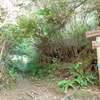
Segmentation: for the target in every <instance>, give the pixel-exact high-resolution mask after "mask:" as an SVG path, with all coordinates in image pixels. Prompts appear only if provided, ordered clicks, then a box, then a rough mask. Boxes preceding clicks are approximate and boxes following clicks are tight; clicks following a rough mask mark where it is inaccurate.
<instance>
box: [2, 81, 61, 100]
mask: <svg viewBox="0 0 100 100" xmlns="http://www.w3.org/2000/svg"><path fill="white" fill-rule="evenodd" d="M62 97H63V95H62V94H60V93H58V92H57V91H56V90H55V89H52V88H48V86H46V85H45V84H41V83H35V82H34V83H33V82H31V81H29V80H26V79H24V80H20V82H17V86H16V88H14V89H12V90H5V91H2V92H1V93H0V100H61V98H62Z"/></svg>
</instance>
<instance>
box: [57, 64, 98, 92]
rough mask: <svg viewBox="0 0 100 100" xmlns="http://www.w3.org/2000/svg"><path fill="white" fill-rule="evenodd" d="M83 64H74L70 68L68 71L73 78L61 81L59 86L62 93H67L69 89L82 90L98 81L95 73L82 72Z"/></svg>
mask: <svg viewBox="0 0 100 100" xmlns="http://www.w3.org/2000/svg"><path fill="white" fill-rule="evenodd" d="M81 67H82V66H81V63H77V64H74V65H72V66H70V67H69V68H68V71H69V73H70V75H71V77H69V78H66V79H64V80H61V81H60V82H59V83H58V86H59V88H60V90H61V91H63V92H65V91H67V90H68V89H69V88H73V89H74V88H76V87H77V86H79V87H80V88H83V87H87V86H89V85H93V84H94V83H95V81H96V79H97V75H96V73H95V72H92V71H90V72H88V71H86V72H84V71H83V70H81V69H82V68H81Z"/></svg>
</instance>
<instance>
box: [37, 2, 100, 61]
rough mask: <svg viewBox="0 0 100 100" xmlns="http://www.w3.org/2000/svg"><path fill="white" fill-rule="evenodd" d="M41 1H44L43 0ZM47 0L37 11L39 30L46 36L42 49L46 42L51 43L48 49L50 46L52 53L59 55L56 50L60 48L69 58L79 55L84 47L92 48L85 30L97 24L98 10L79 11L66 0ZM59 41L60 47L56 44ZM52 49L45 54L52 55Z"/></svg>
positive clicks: (42, 42)
mask: <svg viewBox="0 0 100 100" xmlns="http://www.w3.org/2000/svg"><path fill="white" fill-rule="evenodd" d="M40 1H41V2H42V0H40ZM47 1H48V2H47V3H44V2H42V4H41V5H40V6H39V8H38V9H37V12H36V20H37V25H38V28H37V32H38V33H39V34H41V35H42V36H43V37H44V39H42V41H41V43H40V45H41V46H40V47H41V48H40V49H41V50H42V49H43V48H45V45H46V44H49V45H50V46H49V45H48V47H46V49H47V50H48V48H49V47H50V48H51V51H52V55H53V54H54V55H56V56H58V54H56V53H55V51H57V50H58V48H60V50H61V49H62V50H61V51H63V52H65V54H66V56H68V55H69V56H68V57H66V58H68V59H71V58H74V57H78V56H79V53H80V52H79V51H80V50H81V49H82V48H83V47H84V48H85V49H86V51H87V50H89V49H91V48H90V47H91V46H90V45H88V44H89V41H88V40H87V39H86V37H85V32H86V31H88V30H90V29H94V28H95V27H96V26H97V23H98V22H97V16H96V12H95V11H93V12H91V13H90V12H89V13H79V12H78V13H77V11H76V10H75V9H73V8H72V7H73V6H72V5H71V4H70V3H68V2H67V1H65V0H62V1H60V0H59V1H49V0H47ZM76 13H77V14H76ZM83 15H84V16H83ZM43 40H44V41H43ZM48 42H49V43H48ZM52 42H53V43H55V46H54V45H53V46H52ZM57 43H58V44H59V47H57V46H56V45H57ZM87 45H88V46H87ZM46 46H47V45H46ZM51 51H49V50H48V54H47V51H46V52H45V51H44V55H45V54H47V55H46V56H48V55H50V53H51ZM60 53H61V52H59V54H60ZM54 58H55V56H54ZM66 58H65V59H66ZM68 59H66V61H67V60H68ZM74 59H76V58H74ZM74 59H72V60H74Z"/></svg>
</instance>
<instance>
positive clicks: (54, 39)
mask: <svg viewBox="0 0 100 100" xmlns="http://www.w3.org/2000/svg"><path fill="white" fill-rule="evenodd" d="M33 2H34V3H35V4H36V5H37V9H36V10H33V11H30V12H28V14H24V15H22V16H19V17H18V18H17V19H16V23H11V22H10V23H6V24H3V25H2V24H1V27H0V62H1V66H5V67H6V70H7V74H8V76H9V75H10V77H12V78H13V79H15V77H16V76H17V74H18V72H22V73H31V74H32V75H33V76H37V77H38V78H44V77H48V78H49V77H51V78H54V77H56V78H60V79H61V80H62V81H60V82H59V83H58V85H59V87H60V88H61V89H62V90H66V89H67V88H69V87H72V88H74V87H75V86H80V87H83V86H88V85H90V84H95V80H96V79H97V74H98V73H97V72H96V67H95V65H96V63H95V62H94V61H96V55H95V54H96V53H95V51H94V50H92V47H91V40H88V39H86V37H85V32H87V31H89V30H92V29H95V28H96V27H97V26H99V23H100V21H99V17H100V16H99V14H100V13H99V9H100V7H99V4H100V2H99V0H94V1H92V2H91V5H90V4H89V3H90V0H46V1H45V0H33ZM94 4H95V5H96V4H97V5H96V6H95V5H94ZM1 14H2V13H1ZM4 16H5V14H4ZM3 18H4V17H3ZM1 22H2V23H3V19H2V20H1ZM1 72H2V73H3V71H1ZM8 76H7V77H8ZM1 79H2V78H1Z"/></svg>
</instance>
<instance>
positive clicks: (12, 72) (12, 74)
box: [7, 67, 18, 80]
mask: <svg viewBox="0 0 100 100" xmlns="http://www.w3.org/2000/svg"><path fill="white" fill-rule="evenodd" d="M7 72H8V74H9V75H10V77H12V78H13V79H14V80H15V79H16V78H17V76H18V73H17V70H16V68H14V67H10V68H8V71H7Z"/></svg>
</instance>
